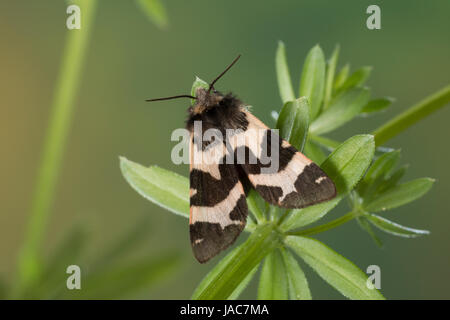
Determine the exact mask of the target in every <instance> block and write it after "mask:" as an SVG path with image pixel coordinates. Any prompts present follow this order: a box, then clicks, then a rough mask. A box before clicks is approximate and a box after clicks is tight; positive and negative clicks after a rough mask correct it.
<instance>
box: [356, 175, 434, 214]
mask: <svg viewBox="0 0 450 320" xmlns="http://www.w3.org/2000/svg"><path fill="white" fill-rule="evenodd" d="M433 183H434V179H430V178H420V179H416V180H412V181H409V182H406V183H402V184H399V185H397V186H396V187H394V188H391V189H390V190H388V191H386V192H385V193H383V194H381V195H380V196H378V197H377V198H376V199H374V200H373V201H371V202H370V203H368V204H365V205H364V207H365V209H366V210H367V211H374V212H378V211H384V210H388V209H393V208H397V207H399V206H401V205H404V204H407V203H409V202H411V201H414V200H416V199H418V198H420V197H421V196H423V195H424V194H425V193H427V192H428V191H429V190H430V188H431V187H432V185H433Z"/></svg>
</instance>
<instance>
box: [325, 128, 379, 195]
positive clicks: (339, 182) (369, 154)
mask: <svg viewBox="0 0 450 320" xmlns="http://www.w3.org/2000/svg"><path fill="white" fill-rule="evenodd" d="M374 151H375V143H374V139H373V136H371V135H356V136H353V137H351V138H350V139H347V140H346V141H345V142H343V143H342V144H341V145H340V146H339V147H337V148H336V149H335V150H334V151H333V152H332V153H331V154H330V156H329V157H328V158H327V160H325V161H324V162H323V163H322V165H321V167H322V169H323V170H324V171H325V172H326V173H327V175H328V176H329V177H330V178H331V179H332V180H333V182H334V184H335V185H336V188H337V191H338V193H339V194H341V195H343V194H346V193H347V192H350V191H351V190H352V189H353V187H354V186H355V185H356V184H357V183H358V181H359V180H360V179H361V177H362V176H363V174H364V173H365V171H366V169H367V167H368V166H369V164H370V162H371V161H372V158H373V154H374Z"/></svg>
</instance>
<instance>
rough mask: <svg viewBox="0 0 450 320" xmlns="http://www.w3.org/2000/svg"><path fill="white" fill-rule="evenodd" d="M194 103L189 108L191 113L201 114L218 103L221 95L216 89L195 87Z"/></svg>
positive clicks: (221, 97)
mask: <svg viewBox="0 0 450 320" xmlns="http://www.w3.org/2000/svg"><path fill="white" fill-rule="evenodd" d="M195 96H196V100H195V104H194V105H193V106H192V107H190V108H189V113H191V114H202V113H203V112H205V111H208V110H209V109H212V108H214V107H216V106H218V105H219V103H220V101H222V99H223V95H222V94H221V93H219V92H217V91H216V90H212V91H211V89H209V90H208V89H205V88H197V90H196V92H195Z"/></svg>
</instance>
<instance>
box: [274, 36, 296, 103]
mask: <svg viewBox="0 0 450 320" xmlns="http://www.w3.org/2000/svg"><path fill="white" fill-rule="evenodd" d="M275 68H276V71H277V80H278V89H279V91H280V96H281V100H282V101H283V103H286V102H288V101H294V100H295V94H294V89H293V88H292V82H291V76H290V74H289V68H288V64H287V60H286V49H285V47H284V43H283V42H282V41H279V42H278V49H277V53H276V56H275Z"/></svg>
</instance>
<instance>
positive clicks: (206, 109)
mask: <svg viewBox="0 0 450 320" xmlns="http://www.w3.org/2000/svg"><path fill="white" fill-rule="evenodd" d="M239 58H240V56H238V57H237V58H236V59H235V60H234V61H233V62H232V63H231V64H230V65H229V66H228V67H227V68H226V69H225V70H224V71H223V72H222V73H221V74H219V76H217V77H216V78H215V79H214V81H212V82H211V84H209V88H197V89H196V92H195V97H194V96H191V95H178V96H172V97H167V98H158V99H149V100H147V101H160V100H169V99H176V98H191V99H195V103H194V104H193V105H192V106H190V107H189V109H188V118H187V121H186V128H187V129H188V130H189V133H190V138H189V151H190V152H189V157H190V161H189V162H190V216H189V228H190V240H191V245H192V249H193V253H194V256H195V258H196V259H197V260H198V261H199V262H200V263H205V262H207V261H208V260H210V259H211V258H212V257H214V256H216V255H217V254H218V253H220V252H221V251H222V250H225V249H226V248H227V247H229V246H230V245H231V244H232V243H233V242H234V241H235V240H236V238H237V237H238V236H239V234H240V233H241V232H242V230H243V229H244V228H245V225H246V220H247V213H248V208H247V202H246V196H247V194H248V191H249V190H250V188H254V189H255V190H256V191H257V192H258V193H259V194H260V195H261V197H262V198H263V199H264V200H265V201H267V202H268V203H270V204H271V205H275V206H278V207H282V208H304V207H307V206H310V205H313V204H317V203H320V202H323V201H327V200H330V199H332V198H334V197H335V196H336V187H335V185H334V183H333V181H332V180H331V179H330V178H329V177H328V176H327V175H326V173H325V172H324V171H322V169H320V167H319V166H318V165H316V164H315V163H314V162H312V161H311V160H310V159H308V158H307V157H305V156H304V155H303V154H302V153H301V152H299V151H298V150H297V149H296V148H294V147H293V146H292V145H290V144H289V143H288V142H287V141H285V140H283V139H281V138H280V137H279V136H278V135H277V134H276V133H274V132H273V131H272V130H271V129H270V128H269V127H267V126H266V125H265V124H264V123H263V122H261V121H260V120H259V119H258V118H257V117H255V116H254V115H253V114H251V113H250V111H249V110H248V108H247V107H246V105H245V104H244V103H243V102H242V101H240V100H239V99H238V98H236V97H235V96H234V95H233V94H232V93H228V94H222V93H220V92H218V91H216V89H215V88H214V85H215V83H216V82H217V80H219V79H220V78H221V77H222V76H223V75H224V74H225V73H226V72H227V71H228V70H229V69H230V68H231V67H232V66H233V65H234V64H235V63H236V61H237V60H238V59H239ZM197 124H200V126H201V128H200V130H197V129H196V126H197ZM197 127H198V126H197ZM211 130H213V132H216V133H215V134H213V135H211V134H210V135H209V136H210V139H202V137H203V136H204V135H205V134H206V133H208V132H211ZM214 130H215V131H214ZM230 132H231V133H230ZM242 154H244V157H243V158H242V157H240V160H241V161H236V160H237V158H238V157H237V155H242ZM267 154H269V156H272V157H271V158H270V159H271V161H269V162H267ZM274 155H275V156H276V157H273V156H274ZM264 156H266V157H265V159H264V160H265V161H263V157H264ZM198 159H201V161H198ZM230 159H231V160H234V161H227V160H230ZM242 160H243V161H242ZM275 160H276V162H277V166H275V169H274V170H272V171H270V170H267V169H268V168H270V167H273V166H272V164H273V163H272V162H274V161H275Z"/></svg>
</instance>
